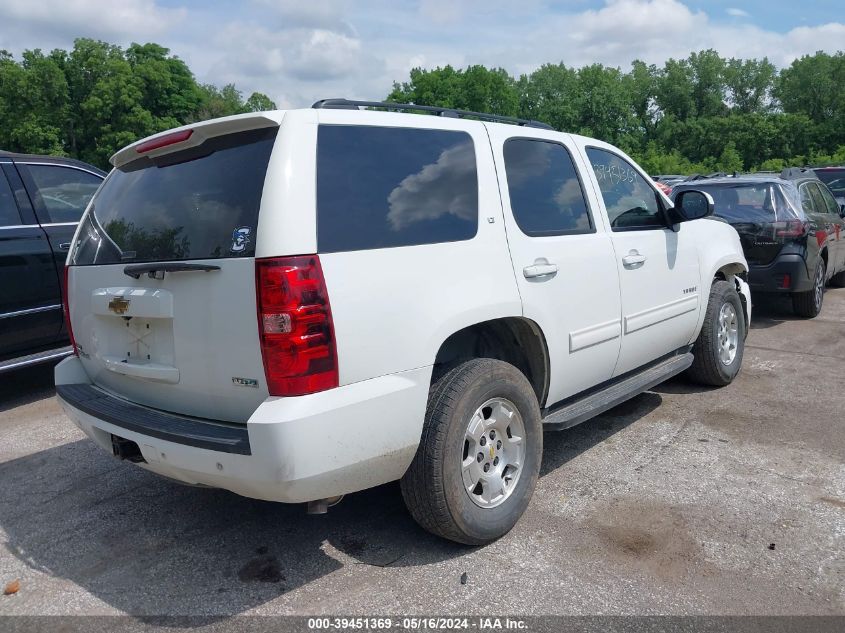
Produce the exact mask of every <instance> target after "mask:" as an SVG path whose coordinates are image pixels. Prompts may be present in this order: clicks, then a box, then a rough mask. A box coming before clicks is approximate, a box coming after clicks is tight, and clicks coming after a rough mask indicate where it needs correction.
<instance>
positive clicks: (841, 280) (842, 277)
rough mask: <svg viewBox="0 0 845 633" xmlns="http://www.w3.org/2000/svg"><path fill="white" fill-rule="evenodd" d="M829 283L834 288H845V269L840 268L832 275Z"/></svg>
mask: <svg viewBox="0 0 845 633" xmlns="http://www.w3.org/2000/svg"><path fill="white" fill-rule="evenodd" d="M829 283H830V285H831V286H833V287H834V288H845V270H840V271H839V272H838V273H836V274H835V275H834V276H833V277H831V278H830V282H829Z"/></svg>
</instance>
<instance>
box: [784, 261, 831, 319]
mask: <svg viewBox="0 0 845 633" xmlns="http://www.w3.org/2000/svg"><path fill="white" fill-rule="evenodd" d="M824 276H825V265H824V260H823V259H822V258H821V257H819V261H818V263H817V264H816V269H815V271H814V272H813V288H812V290H810V291H808V292H796V293H795V294H793V295H792V310H793V312H795V314H797V315H798V316H800V317H804V318H805V319H812V318H814V317H817V316H818V315H819V312H821V311H822V303H823V302H824Z"/></svg>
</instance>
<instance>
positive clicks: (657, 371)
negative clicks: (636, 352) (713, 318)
mask: <svg viewBox="0 0 845 633" xmlns="http://www.w3.org/2000/svg"><path fill="white" fill-rule="evenodd" d="M692 359H693V356H692V354H690V353H685V354H676V355H674V356H670V357H668V358H666V359H664V360H662V361H659V362H657V363H655V364H652V365H650V366H648V367H646V368H645V369H642V370H639V371H637V372H635V373H633V374H631V375H629V376H626V377H625V378H622V379H620V380H616V381H613V382H611V383H610V384H608V385H606V386H605V387H603V388H601V389H599V390H597V391H592V392H591V393H589V394H587V395H585V396H582V397H580V398H579V397H577V396H576V399H575V400H572V401H569V402H567V401H564V402H563V403H562V404H561V405H558V406H554V407H552V408H551V409H550V410H548V411H547V412H546V415H545V417H544V418H543V427H544V428H547V429H552V430H558V431H562V430H564V429H568V428H570V427H573V426H575V425H576V424H580V423H581V422H584V421H586V420H589V419H590V418H592V417H595V416H597V415H599V414H600V413H604V412H605V411H607V410H608V409H612V408H613V407H615V406H616V405H618V404H622V403H623V402H625V400H628V399H629V398H631V397H633V396H635V395H637V394H639V393H642V392H643V391H648V390H649V389H651V388H652V387H654V386H655V385H659V384H660V383H661V382H663V381H665V380H668V379H669V378H671V377H672V376H676V375H677V374H680V373H681V372H682V371H685V370H686V369H688V368H689V366H690V365H692Z"/></svg>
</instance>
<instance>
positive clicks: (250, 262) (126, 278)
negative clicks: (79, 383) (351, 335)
mask: <svg viewBox="0 0 845 633" xmlns="http://www.w3.org/2000/svg"><path fill="white" fill-rule="evenodd" d="M250 127H252V128H254V129H248V128H250ZM233 129H234V131H233ZM277 131H278V122H277V121H272V120H270V119H269V118H265V117H261V116H256V117H254V118H251V119H250V118H247V119H243V118H241V119H234V120H229V121H228V122H227V121H226V120H222V121H220V122H212V123H211V124H202V125H200V126H198V127H197V128H196V129H194V130H190V131H187V130H185V131H181V132H176V133H171V134H170V135H165V136H160V137H153V139H151V140H150V141H146V142H143V143H141V144H138V145H135V146H131V147H130V148H127V149H124V150H122V151H121V152H119V153H118V154H116V155H115V158H114V159H113V161H114V162H115V164H116V167H115V169H114V170H113V171H112V172H111V174H110V175H109V176H108V178H107V179H106V181H105V182H104V184H103V186H102V187H101V189H100V190H99V191H98V193H97V195H96V196H95V197H94V199H93V200H92V203H91V205H90V206H89V208H88V210H87V212H86V214H85V216H84V217H83V219H82V221H81V223H80V227H79V230H78V232H77V234H76V236H75V240H74V244H73V247H72V250H71V253H70V255H69V259H68V263H69V269H68V282H67V283H68V297H69V304H70V305H69V310H70V321H71V324H72V328H73V335H74V339H75V342H76V345H77V348H78V352H79V356H80V359H81V362H82V365H83V367H84V368H85V371H86V372H87V373H88V375H89V377H90V378H91V380H92V381H93V382H94V384H96V385H98V386H99V387H101V388H103V389H104V390H106V391H108V392H110V393H113V394H115V395H118V396H120V397H123V398H125V399H127V400H130V401H132V402H136V403H139V404H142V405H146V406H150V407H154V408H157V409H162V410H165V411H172V412H175V413H181V414H186V415H193V416H198V417H203V418H209V419H216V420H224V421H229V422H245V421H246V420H247V419H248V418H249V416H250V414H251V413H252V412H253V411H254V410H255V408H256V407H257V406H258V405H259V404H260V403H261V402H262V401H263V400H264V399H265V398H266V397H267V388H266V385H265V384H264V380H263V378H264V369H263V365H262V356H261V347H260V342H259V337H258V327H257V315H256V297H255V257H254V254H255V242H256V229H257V226H258V216H259V208H260V205H261V197H262V191H263V188H264V179H265V175H266V171H267V165H268V161H269V159H270V154H271V152H272V149H273V144H274V142H275V138H276V133H277Z"/></svg>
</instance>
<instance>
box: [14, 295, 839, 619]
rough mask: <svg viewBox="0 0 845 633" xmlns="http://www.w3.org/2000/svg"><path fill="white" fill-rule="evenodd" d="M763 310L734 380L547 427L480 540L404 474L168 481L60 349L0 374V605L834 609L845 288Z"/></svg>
mask: <svg viewBox="0 0 845 633" xmlns="http://www.w3.org/2000/svg"><path fill="white" fill-rule="evenodd" d="M755 310H756V313H755V318H754V323H753V324H752V331H751V333H750V336H749V338H748V343H747V348H746V353H745V361H744V366H743V371H742V373H741V374H740V376H739V378H738V379H737V380H736V381H735V382H734V383H733V384H732V385H731V386H729V387H727V388H725V389H721V390H710V389H702V388H699V387H696V386H694V385H691V384H689V383H687V382H685V381H684V380H682V379H676V380H673V381H670V382H668V383H665V384H663V385H660V386H659V387H657V388H656V389H654V390H653V391H651V392H648V393H645V394H643V395H641V396H638V397H637V398H634V399H633V400H631V401H629V402H628V403H626V404H624V405H621V406H619V407H617V408H615V409H613V410H612V411H610V412H608V413H606V414H604V415H602V416H600V417H598V418H596V419H594V420H591V421H589V422H586V423H584V424H583V425H581V426H579V427H576V428H574V429H571V430H569V431H565V432H560V433H547V434H546V437H545V450H544V464H543V472H542V476H541V479H540V482H539V484H538V487H537V491H536V493H535V495H534V499H533V501H532V503H531V505H530V507H529V509H528V511H527V512H526V514H525V516H524V517H523V519H522V520H521V521H520V523H519V524H518V525H517V527H516V528H515V529H514V530H513V531H512V532H511V533H510V534H509V535H507V536H506V537H505V538H503V539H501V540H500V541H498V542H496V543H494V544H492V545H490V546H487V547H483V548H466V547H460V546H457V545H454V544H451V543H448V542H445V541H441V540H438V539H437V538H435V537H433V536H430V535H428V534H426V533H424V532H423V531H421V530H420V529H418V528H417V527H416V525H415V524H414V523H413V522H412V520H411V519H410V518H409V516H408V514H407V513H406V512H405V509H404V507H403V505H402V501H401V498H400V495H399V490H398V486H396V485H388V486H383V487H380V488H377V489H374V490H370V491H366V492H362V493H359V494H355V495H351V496H349V497H347V499H345V500H344V501H343V503H341V504H340V505H339V506H337V507H336V508H333V509H332V510H330V511H329V514H328V515H326V516H321V517H314V516H307V515H306V514H305V512H304V510H303V509H302V507H299V506H284V505H276V504H271V503H266V502H260V501H253V500H250V499H244V498H240V497H237V496H235V495H233V494H230V493H227V492H223V491H216V490H207V489H200V488H189V487H183V486H179V485H177V484H174V483H170V482H168V481H165V480H163V479H159V478H157V477H156V476H154V475H152V474H149V473H146V472H145V471H143V470H141V469H138V468H134V467H132V466H131V465H129V464H125V463H121V462H118V461H116V460H114V459H113V458H111V457H110V456H108V455H107V454H105V453H104V452H102V451H101V450H100V449H98V448H96V447H95V446H94V444H93V443H92V442H90V441H88V440H86V439H85V438H84V436H83V435H82V433H81V432H80V431H79V430H77V429H76V427H74V426H73V425H72V424H71V423H70V422H69V421H68V420H67V419H66V418H65V417H64V416H63V414H62V413H61V411H60V409H59V407H58V405H57V404H56V402H55V399H54V398H53V388H52V369H51V368H50V367H41V368H36V369H31V370H27V371H22V372H18V373H16V374H5V375H3V376H0V435H2V442H0V540H2V544H3V547H2V550H0V583H2V584H5V583H6V582H9V581H12V580H14V579H19V580H20V590H19V591H18V592H17V593H16V594H14V595H11V596H0V614H80V613H84V614H121V613H129V614H134V615H138V616H143V615H181V614H193V615H209V616H218V617H221V616H222V617H224V618H225V617H226V616H230V615H237V614H336V613H344V614H368V615H372V614H397V615H399V614H407V613H429V614H432V613H433V614H473V613H475V614H490V613H505V614H638V615H649V614H687V615H689V614H709V615H717V614H748V613H750V614H816V615H845V555H843V552H845V467H843V461H845V459H843V458H845V429H843V419H845V415H843V411H845V391H844V390H843V384H844V383H845V290H830V291H829V292H828V294H827V297H826V299H825V308H824V311H823V313H822V315H821V316H820V317H819V318H816V319H814V320H811V321H803V320H797V319H795V318H794V317H792V316H791V312H790V310H789V309H788V305H787V304H785V303H783V302H772V303H769V304H765V305H760V306H756V307H755ZM463 573H466V575H467V577H466V584H461V580H460V579H461V575H462V574H463Z"/></svg>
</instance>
